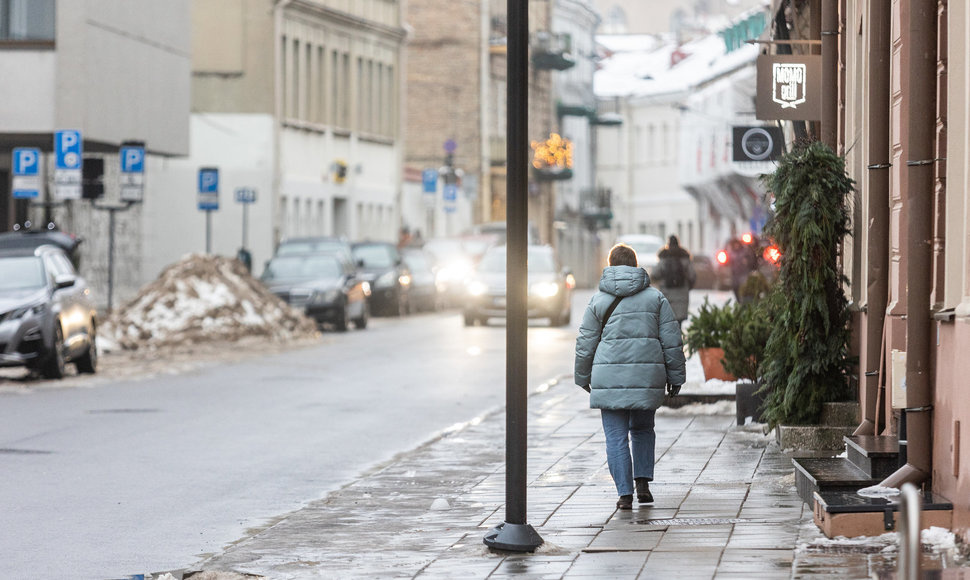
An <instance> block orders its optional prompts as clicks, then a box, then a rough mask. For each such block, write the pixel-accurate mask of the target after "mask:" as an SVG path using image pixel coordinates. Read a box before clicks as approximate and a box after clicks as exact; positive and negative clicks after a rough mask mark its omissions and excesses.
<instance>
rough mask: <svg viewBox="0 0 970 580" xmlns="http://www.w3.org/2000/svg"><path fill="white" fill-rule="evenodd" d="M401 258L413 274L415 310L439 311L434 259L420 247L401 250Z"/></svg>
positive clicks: (412, 300) (412, 284) (411, 293)
mask: <svg viewBox="0 0 970 580" xmlns="http://www.w3.org/2000/svg"><path fill="white" fill-rule="evenodd" d="M401 257H402V258H403V259H404V264H405V265H406V266H407V267H408V271H409V272H410V273H411V288H410V296H411V304H412V305H413V306H414V308H415V310H424V311H429V310H437V309H438V308H439V306H440V305H441V298H440V295H439V292H438V284H437V283H436V281H435V271H434V257H433V256H432V255H431V254H430V253H428V252H426V251H425V250H423V249H421V248H418V247H413V246H412V247H405V248H402V249H401Z"/></svg>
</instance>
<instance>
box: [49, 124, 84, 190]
mask: <svg viewBox="0 0 970 580" xmlns="http://www.w3.org/2000/svg"><path fill="white" fill-rule="evenodd" d="M82 154H83V141H82V139H81V132H80V131H77V130H74V129H70V130H64V131H56V132H55V133H54V197H55V198H57V199H81V163H82V159H83V155H82Z"/></svg>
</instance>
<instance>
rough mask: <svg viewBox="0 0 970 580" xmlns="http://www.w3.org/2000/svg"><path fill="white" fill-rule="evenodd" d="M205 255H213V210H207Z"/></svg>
mask: <svg viewBox="0 0 970 580" xmlns="http://www.w3.org/2000/svg"><path fill="white" fill-rule="evenodd" d="M205 253H206V254H211V253H212V210H211V209H207V210H205Z"/></svg>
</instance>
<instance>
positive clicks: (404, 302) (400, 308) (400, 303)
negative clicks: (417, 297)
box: [394, 290, 411, 316]
mask: <svg viewBox="0 0 970 580" xmlns="http://www.w3.org/2000/svg"><path fill="white" fill-rule="evenodd" d="M410 309H411V305H410V304H409V303H408V297H407V295H406V294H405V293H404V292H403V291H401V290H398V293H397V310H396V311H395V312H394V315H395V316H406V315H407V313H408V311H409V310H410Z"/></svg>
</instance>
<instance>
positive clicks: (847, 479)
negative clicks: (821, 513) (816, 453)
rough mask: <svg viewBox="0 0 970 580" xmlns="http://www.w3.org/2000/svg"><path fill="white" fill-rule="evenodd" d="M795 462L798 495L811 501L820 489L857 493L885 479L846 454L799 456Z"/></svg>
mask: <svg viewBox="0 0 970 580" xmlns="http://www.w3.org/2000/svg"><path fill="white" fill-rule="evenodd" d="M792 464H793V465H794V466H795V488H796V489H797V490H798V496H799V497H801V498H802V501H803V502H805V503H807V504H808V505H812V503H813V501H814V500H813V497H814V495H815V494H816V493H819V492H837V491H845V492H852V493H853V494H854V493H855V492H856V491H858V490H860V489H862V488H864V487H869V486H871V485H876V484H877V483H879V482H880V481H882V480H881V479H875V478H873V477H871V476H870V475H869V474H868V473H866V472H865V471H862V470H861V469H859V468H858V467H856V466H855V465H854V464H853V463H852V462H851V461H849V460H848V459H846V458H844V457H798V458H795V459H792Z"/></svg>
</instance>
